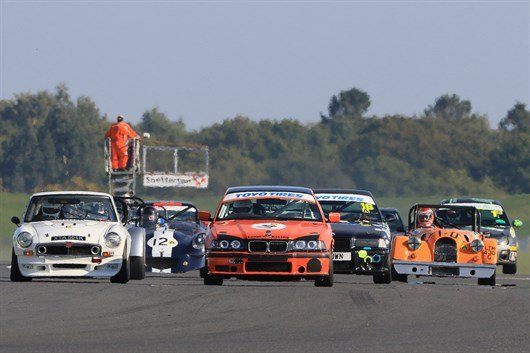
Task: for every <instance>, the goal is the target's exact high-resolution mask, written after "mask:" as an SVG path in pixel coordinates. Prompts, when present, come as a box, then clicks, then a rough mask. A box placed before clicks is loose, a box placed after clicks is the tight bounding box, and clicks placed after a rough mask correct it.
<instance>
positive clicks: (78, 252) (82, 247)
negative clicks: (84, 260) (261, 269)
mask: <svg viewBox="0 0 530 353" xmlns="http://www.w3.org/2000/svg"><path fill="white" fill-rule="evenodd" d="M40 246H44V247H45V248H46V252H45V253H44V254H42V255H70V256H94V254H92V252H91V249H92V247H94V246H97V245H94V244H72V246H71V247H70V248H67V247H66V246H65V244H40V245H37V246H36V247H35V248H36V249H38V248H39V247H40Z"/></svg>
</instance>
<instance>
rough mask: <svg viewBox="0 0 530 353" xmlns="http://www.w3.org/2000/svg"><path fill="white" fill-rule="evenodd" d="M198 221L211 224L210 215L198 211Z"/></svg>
mask: <svg viewBox="0 0 530 353" xmlns="http://www.w3.org/2000/svg"><path fill="white" fill-rule="evenodd" d="M199 220H201V221H203V222H211V221H212V214H211V213H210V212H208V211H199Z"/></svg>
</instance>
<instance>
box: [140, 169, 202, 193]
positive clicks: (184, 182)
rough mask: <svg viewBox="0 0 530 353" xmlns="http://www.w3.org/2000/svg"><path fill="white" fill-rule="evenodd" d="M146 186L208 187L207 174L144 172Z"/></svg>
mask: <svg viewBox="0 0 530 353" xmlns="http://www.w3.org/2000/svg"><path fill="white" fill-rule="evenodd" d="M144 186H146V187H154V188H168V187H177V188H182V187H189V188H198V189H206V188H207V187H208V175H207V174H194V173H193V174H192V173H190V174H144Z"/></svg>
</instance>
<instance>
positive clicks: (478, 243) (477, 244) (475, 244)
mask: <svg viewBox="0 0 530 353" xmlns="http://www.w3.org/2000/svg"><path fill="white" fill-rule="evenodd" d="M471 249H473V251H474V252H480V251H482V249H484V243H483V242H482V240H480V239H474V240H473V241H471Z"/></svg>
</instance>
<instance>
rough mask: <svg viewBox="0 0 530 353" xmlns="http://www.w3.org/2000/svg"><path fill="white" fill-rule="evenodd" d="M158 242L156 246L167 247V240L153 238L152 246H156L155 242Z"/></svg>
mask: <svg viewBox="0 0 530 353" xmlns="http://www.w3.org/2000/svg"><path fill="white" fill-rule="evenodd" d="M157 240H158V245H167V238H154V239H153V246H155V245H156V241H157Z"/></svg>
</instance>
